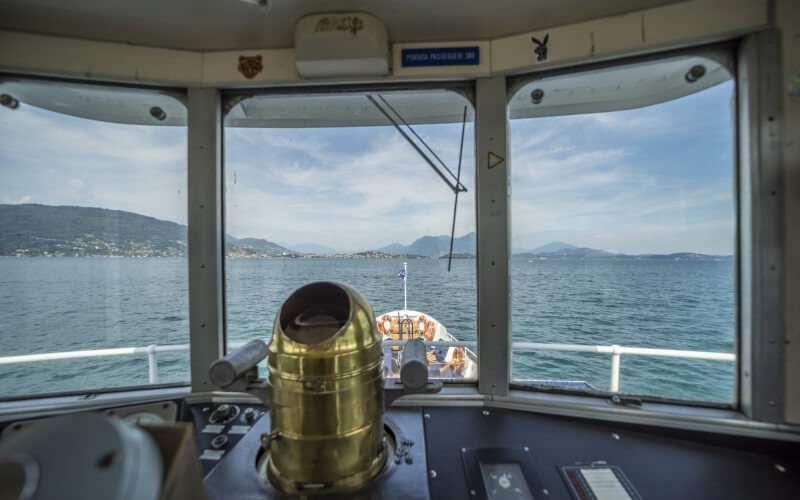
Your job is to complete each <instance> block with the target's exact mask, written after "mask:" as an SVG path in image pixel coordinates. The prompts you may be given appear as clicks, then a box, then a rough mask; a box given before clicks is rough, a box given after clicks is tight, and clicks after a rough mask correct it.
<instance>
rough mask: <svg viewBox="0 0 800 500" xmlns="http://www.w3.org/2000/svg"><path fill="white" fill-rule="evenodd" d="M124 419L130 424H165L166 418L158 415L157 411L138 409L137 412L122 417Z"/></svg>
mask: <svg viewBox="0 0 800 500" xmlns="http://www.w3.org/2000/svg"><path fill="white" fill-rule="evenodd" d="M122 420H123V421H125V422H127V423H129V424H135V425H140V424H163V423H164V419H163V418H162V417H161V416H159V415H156V414H155V413H151V412H149V411H138V412H136V413H131V414H129V415H125V416H124V417H122Z"/></svg>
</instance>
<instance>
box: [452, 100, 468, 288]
mask: <svg viewBox="0 0 800 500" xmlns="http://www.w3.org/2000/svg"><path fill="white" fill-rule="evenodd" d="M466 126H467V107H466V106H464V118H462V119H461V146H459V148H458V175H457V176H456V182H457V183H459V184H461V158H462V157H463V155H464V129H465V127H466ZM456 210H458V191H456V195H455V201H454V202H453V225H452V227H451V229H450V255H449V256H448V257H447V272H448V273H449V272H450V264H452V263H453V240H454V239H455V237H456Z"/></svg>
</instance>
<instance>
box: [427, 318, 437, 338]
mask: <svg viewBox="0 0 800 500" xmlns="http://www.w3.org/2000/svg"><path fill="white" fill-rule="evenodd" d="M434 335H436V325H435V324H434V323H433V321H428V323H427V324H426V325H425V340H433V336H434Z"/></svg>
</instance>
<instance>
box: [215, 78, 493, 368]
mask: <svg viewBox="0 0 800 500" xmlns="http://www.w3.org/2000/svg"><path fill="white" fill-rule="evenodd" d="M370 98H371V99H373V100H374V101H373V100H371V99H370ZM376 103H377V104H378V105H379V106H380V108H381V109H382V110H383V111H381V109H378V107H376ZM393 111H396V113H394V114H393ZM465 111H466V115H465ZM384 112H386V113H389V114H393V118H394V119H395V121H396V122H397V123H398V124H399V125H400V127H401V128H402V129H403V131H404V132H405V133H406V134H407V135H408V137H409V138H410V139H411V140H412V141H413V142H414V143H415V144H416V145H417V147H419V148H420V149H421V150H423V151H424V156H423V155H421V154H420V153H419V152H418V151H417V150H416V149H415V147H414V146H412V145H411V144H410V143H409V141H408V140H407V139H406V138H404V136H403V135H402V134H401V133H400V132H398V130H397V129H396V128H395V127H394V126H393V125H392V123H391V122H390V121H389V119H388V118H387V117H386V116H385V115H384ZM465 117H466V123H464V119H465ZM472 119H473V116H472V106H471V104H470V103H469V101H468V100H466V99H465V98H463V97H462V96H460V95H458V94H456V93H453V92H444V91H429V92H428V91H426V92H400V93H386V94H380V93H375V94H370V95H369V96H368V95H366V94H338V95H322V96H320V95H308V96H257V97H252V98H249V99H247V100H245V101H243V102H241V103H239V104H238V105H237V106H236V107H234V108H233V109H232V110H231V112H230V113H229V114H228V116H227V118H226V127H225V134H224V136H225V230H226V233H227V234H226V253H225V255H226V260H225V274H226V294H225V297H226V305H227V310H226V320H227V339H228V348H229V349H230V348H231V346H233V345H236V344H237V343H239V342H244V341H247V340H250V339H253V338H260V339H264V340H266V341H268V340H269V339H270V337H271V335H272V327H273V321H274V318H275V315H276V313H277V311H278V308H279V307H280V306H281V304H282V303H283V301H284V300H286V298H287V297H289V295H290V294H291V293H292V291H294V290H295V289H297V288H299V287H301V286H303V285H305V284H307V283H309V282H313V281H326V280H327V281H338V282H343V283H346V284H348V285H351V286H352V287H353V288H355V289H356V290H358V291H360V292H361V293H362V294H364V295H365V297H366V298H367V299H368V300H369V302H370V303H371V305H372V308H373V310H374V315H375V321H376V325H377V327H378V329H379V330H380V331H381V332H382V334H383V335H384V337H385V338H386V339H387V340H406V339H408V338H410V337H416V336H419V335H423V336H424V337H425V338H427V339H430V340H431V341H433V342H436V341H446V340H451V341H452V340H458V341H471V342H473V343H474V342H475V340H476V333H475V332H476V284H475V272H476V266H475V207H474V196H475V190H474V185H475V182H474V178H475V168H474V164H475V159H474V139H473V135H474V131H473V126H472ZM403 121H405V122H407V123H408V124H409V125H410V128H409V127H407V126H406V125H405V124H403ZM462 124H463V129H464V133H463V136H464V140H463V146H462V142H461V141H462V139H461V138H462ZM415 134H416V135H415ZM426 145H427V146H428V147H430V150H428V149H427V147H426ZM434 155H435V156H434ZM426 157H427V158H428V160H426V159H425V158H426ZM436 157H438V159H441V163H440V162H439V161H438V160H437V158H436ZM459 158H460V159H461V170H460V182H461V184H462V185H463V188H465V189H466V191H465V192H460V193H459V198H458V210H457V215H456V220H455V239H454V242H453V243H454V244H453V259H452V264H451V269H450V271H448V256H449V253H450V235H451V230H452V229H453V226H452V223H453V208H454V201H455V200H454V191H453V190H452V189H451V187H450V185H451V184H452V185H455V178H457V177H459V172H458V167H459ZM429 160H430V161H431V162H433V163H434V164H435V165H436V166H437V168H438V169H439V170H440V172H442V173H443V175H440V174H439V173H437V172H436V171H435V170H434V169H433V168H432V167H431V166H430V165H429V163H428V161H429ZM442 163H443V164H444V166H446V167H447V169H449V170H450V171H451V172H452V174H454V176H455V177H453V176H451V175H450V174H449V173H447V172H446V169H444V168H443V166H442ZM442 177H445V178H446V179H448V181H445V180H443V179H442ZM448 182H449V183H450V184H448ZM399 349H400V347H399V346H387V347H385V366H386V374H387V376H396V375H397V374H398V371H399V365H398V362H399V357H398V356H397V353H398V352H399ZM428 358H429V361H430V365H431V371H430V373H431V375H432V376H441V377H446V378H458V379H464V378H468V379H473V378H475V376H476V374H477V357H476V356H475V354H474V349H465V348H463V347H453V346H450V345H447V346H443V347H435V346H432V347H430V348H429V353H428Z"/></svg>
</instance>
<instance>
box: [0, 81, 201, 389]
mask: <svg viewBox="0 0 800 500" xmlns="http://www.w3.org/2000/svg"><path fill="white" fill-rule="evenodd" d="M0 93H1V94H3V106H1V107H0V398H5V397H15V396H27V395H35V394H43V393H53V392H62V391H91V390H96V389H104V388H114V387H125V386H137V385H143V384H148V383H151V382H160V383H167V382H184V381H188V380H189V361H188V359H189V358H188V340H189V328H188V324H189V322H188V291H187V289H188V287H187V272H188V269H187V264H186V225H185V224H186V211H187V207H186V128H185V126H184V123H185V116H186V113H185V109H184V108H183V105H182V104H181V103H180V102H179V101H177V100H176V99H174V98H172V97H169V96H167V95H164V94H157V93H150V92H142V91H136V90H130V89H121V88H101V87H92V86H79V85H72V84H69V85H67V84H57V83H51V82H48V83H40V82H4V83H2V84H0ZM154 108H156V109H154ZM164 124H169V125H170V126H164ZM149 345H157V346H159V347H158V348H157V351H160V350H163V349H164V348H167V349H169V346H175V345H183V346H184V347H179V348H177V349H178V350H179V352H155V353H154V354H153V355H152V356H148V354H147V346H149ZM123 348H124V349H125V350H124V352H120V351H113V350H119V349H123ZM132 348H137V349H132ZM172 349H176V348H174V347H172ZM96 350H103V352H98V351H96ZM107 350H112V351H107ZM76 351H92V352H88V353H87V352H84V353H79V352H76ZM131 351H135V352H131ZM63 357H70V359H53V358H63ZM151 360H152V361H153V362H154V363H155V364H154V366H153V367H152V369H149V368H148V363H149V362H150V361H151Z"/></svg>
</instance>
